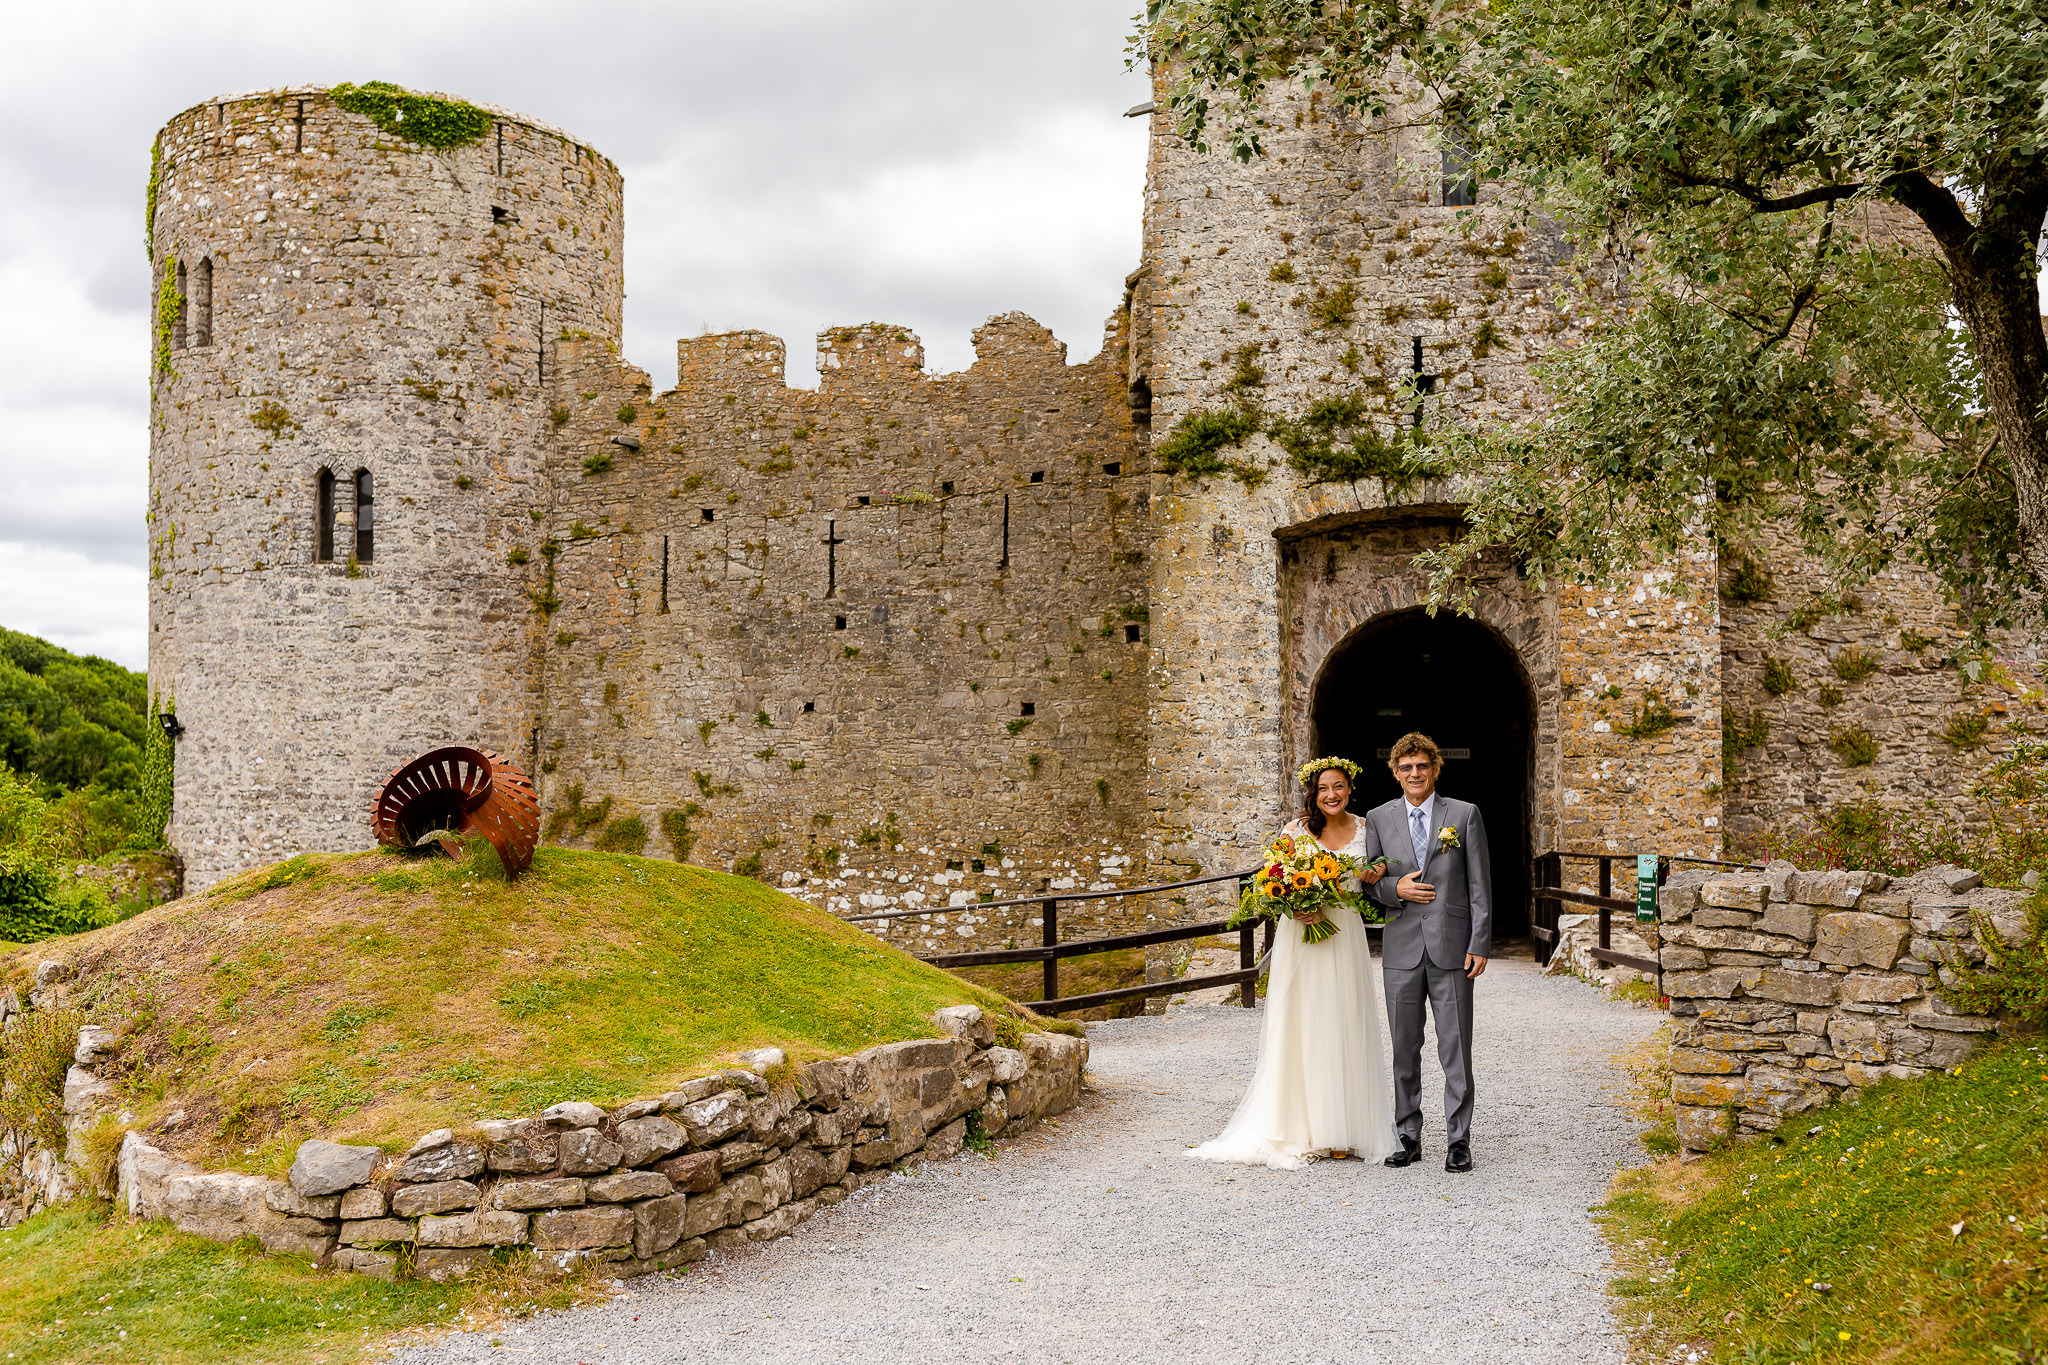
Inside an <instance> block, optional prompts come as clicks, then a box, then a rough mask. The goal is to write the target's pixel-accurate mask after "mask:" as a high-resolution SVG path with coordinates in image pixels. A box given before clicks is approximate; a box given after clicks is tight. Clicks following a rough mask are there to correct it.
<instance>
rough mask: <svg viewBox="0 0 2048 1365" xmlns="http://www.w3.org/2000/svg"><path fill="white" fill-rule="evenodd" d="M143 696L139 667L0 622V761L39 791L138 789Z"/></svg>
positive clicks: (144, 721) (125, 791)
mask: <svg viewBox="0 0 2048 1365" xmlns="http://www.w3.org/2000/svg"><path fill="white" fill-rule="evenodd" d="M148 697H149V683H148V680H147V679H145V678H144V677H143V675H142V674H140V673H133V672H130V671H129V670H128V669H125V668H123V667H121V666H120V665H119V664H117V663H113V662H111V661H110V660H107V659H101V658H96V657H92V656H83V657H82V656H80V655H76V654H72V653H70V652H68V651H66V650H63V649H59V648H58V647H57V646H55V645H53V644H51V643H49V642H48V641H47V640H40V639H37V638H36V637H35V636H33V635H24V634H22V633H20V632H19V631H12V630H5V629H0V765H5V766H7V767H11V768H14V769H16V770H18V771H20V772H24V773H27V774H29V775H31V776H33V777H34V778H36V779H37V781H38V782H39V784H40V785H41V786H42V788H43V791H44V794H45V795H56V794H59V793H62V792H65V791H92V792H95V793H100V794H123V795H131V794H134V793H137V792H138V791H139V790H140V787H141V782H142V767H143V748H144V737H145V735H146V734H147V733H148V725H149V718H148Z"/></svg>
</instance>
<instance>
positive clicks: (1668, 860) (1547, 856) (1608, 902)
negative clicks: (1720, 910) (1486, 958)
mask: <svg viewBox="0 0 2048 1365" xmlns="http://www.w3.org/2000/svg"><path fill="white" fill-rule="evenodd" d="M1655 857H1656V859H1657V884H1658V885H1659V886H1662V885H1663V884H1664V882H1665V879H1666V878H1668V877H1669V876H1670V875H1671V865H1672V864H1673V863H1703V864H1706V865H1707V866H1709V867H1741V868H1754V867H1755V866H1756V864H1755V863H1731V862H1726V861H1724V860H1722V859H1719V858H1691V857H1687V856H1685V855H1683V854H1665V853H1659V854H1656V855H1655ZM1636 858H1637V855H1636V854H1633V853H1565V852H1559V851H1555V850H1553V851H1552V852H1549V853H1542V854H1538V855H1537V857H1536V867H1535V876H1534V877H1533V878H1531V881H1532V882H1533V886H1532V887H1531V891H1530V899H1531V901H1532V904H1531V905H1530V914H1529V937H1530V938H1531V939H1533V940H1534V941H1535V947H1536V960H1537V961H1539V962H1548V961H1549V960H1550V954H1551V953H1552V952H1553V951H1555V950H1556V948H1557V919H1558V916H1559V915H1560V914H1561V913H1563V909H1564V907H1565V906H1567V905H1579V906H1584V907H1586V908H1587V909H1589V910H1596V911H1598V912H1599V914H1600V939H1599V943H1598V945H1597V946H1596V947H1595V948H1594V949H1593V950H1592V953H1593V958H1594V960H1595V961H1598V962H1605V963H1608V964H1609V965H1611V966H1621V967H1633V968H1635V969H1636V970H1637V971H1639V972H1648V973H1650V974H1651V975H1652V976H1660V972H1661V969H1660V968H1659V967H1658V965H1657V960H1656V959H1655V958H1647V957H1640V956H1638V955H1636V954H1634V953H1624V952H1621V951H1619V950H1618V949H1616V948H1615V947H1614V912H1615V911H1617V910H1620V911H1622V912H1624V913H1625V914H1628V915H1631V916H1633V915H1634V914H1635V909H1636V903H1635V900H1634V899H1633V898H1632V897H1621V896H1617V895H1615V894H1614V864H1615V863H1616V862H1626V863H1628V864H1629V865H1630V866H1633V865H1634V864H1635V861H1636ZM1566 862H1593V863H1598V864H1599V865H1600V883H1599V885H1600V890H1599V892H1598V893H1597V894H1594V893H1588V892H1584V891H1571V890H1567V889H1566V887H1565V884H1564V864H1565V863H1566ZM1660 984H1661V976H1660Z"/></svg>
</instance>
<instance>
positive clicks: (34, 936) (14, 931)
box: [0, 768, 115, 943]
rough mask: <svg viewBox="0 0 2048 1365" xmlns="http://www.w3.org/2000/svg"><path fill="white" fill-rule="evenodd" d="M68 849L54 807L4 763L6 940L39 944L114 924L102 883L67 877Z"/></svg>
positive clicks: (0, 889) (1, 872)
mask: <svg viewBox="0 0 2048 1365" xmlns="http://www.w3.org/2000/svg"><path fill="white" fill-rule="evenodd" d="M63 854H64V849H63V847H62V846H61V844H60V841H59V837H58V831H57V829H56V828H55V827H54V825H53V822H52V821H51V819H50V808H49V806H48V805H46V804H45V803H44V801H43V799H42V798H41V797H40V796H38V795H36V791H35V787H34V786H33V785H31V784H30V782H29V780H28V779H27V778H26V777H24V776H22V775H20V774H18V773H14V772H11V771H9V770H7V769H6V768H0V939H5V940H7V941H8V942H12V943H33V942H36V941H37V940H39V939H46V938H53V937H56V936H57V935H60V934H78V933H83V932H85V931H86V930H88V929H97V928H99V927H100V926H101V925H103V924H111V923H113V921H114V918H115V915H114V908H113V905H112V904H111V903H110V902H109V901H108V900H107V893H106V892H105V891H104V890H102V889H101V888H100V886H99V885H98V884H97V883H95V882H86V881H79V882H67V881H65V880H64V879H63V876H62V875H61V873H60V871H59V859H60V858H61V857H62V856H63Z"/></svg>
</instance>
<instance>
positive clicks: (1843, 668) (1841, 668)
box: [1832, 645, 1877, 682]
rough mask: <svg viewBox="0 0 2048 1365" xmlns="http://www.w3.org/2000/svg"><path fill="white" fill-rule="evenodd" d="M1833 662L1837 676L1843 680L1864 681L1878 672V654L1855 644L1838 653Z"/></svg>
mask: <svg viewBox="0 0 2048 1365" xmlns="http://www.w3.org/2000/svg"><path fill="white" fill-rule="evenodd" d="M1832 663H1833V664H1834V669H1835V676H1836V677H1838V678H1840V679H1841V680H1842V681H1843V682H1862V681H1863V680H1864V679H1865V678H1867V677H1869V676H1870V675H1871V674H1873V673H1875V672H1877V656H1876V655H1875V654H1872V653H1871V652H1870V651H1869V650H1867V649H1863V648H1861V647H1859V646H1855V645H1851V646H1850V647H1849V648H1848V649H1845V650H1842V651H1841V652H1840V653H1838V654H1836V655H1835V657H1834V659H1833V660H1832Z"/></svg>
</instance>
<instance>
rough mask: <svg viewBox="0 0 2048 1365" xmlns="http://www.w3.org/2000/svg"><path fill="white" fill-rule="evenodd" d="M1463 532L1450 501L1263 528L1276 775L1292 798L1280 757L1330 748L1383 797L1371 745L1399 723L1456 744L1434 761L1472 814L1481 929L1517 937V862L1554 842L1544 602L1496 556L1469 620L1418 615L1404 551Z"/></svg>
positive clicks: (1553, 682) (1549, 634)
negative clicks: (1485, 863)
mask: <svg viewBox="0 0 2048 1365" xmlns="http://www.w3.org/2000/svg"><path fill="white" fill-rule="evenodd" d="M1463 527H1464V522H1463V518H1462V516H1461V515H1460V513H1459V509H1458V508H1457V507H1456V506H1454V505H1439V506H1426V507H1412V508H1406V509H1401V510H1398V511H1390V512H1379V513H1367V514H1365V515H1361V516H1354V517H1352V518H1350V519H1348V520H1346V521H1344V522H1340V523H1333V522H1331V521H1327V520H1326V521H1321V522H1318V523H1314V524H1311V525H1304V526H1300V527H1293V528H1287V529H1284V530H1282V531H1281V532H1279V533H1278V538H1279V541H1280V563H1279V579H1280V582H1279V589H1280V593H1279V595H1280V600H1281V606H1282V628H1281V636H1282V648H1281V652H1282V659H1283V673H1282V679H1281V682H1282V694H1283V696H1282V707H1283V709H1282V715H1281V720H1280V727H1279V728H1280V731H1281V735H1282V740H1283V742H1282V745H1281V750H1282V757H1283V758H1284V759H1285V763H1286V767H1285V770H1284V772H1283V773H1276V774H1275V777H1276V779H1277V780H1278V781H1280V782H1282V783H1284V784H1285V787H1286V790H1287V797H1286V800H1287V803H1288V804H1289V805H1290V806H1292V805H1293V804H1294V803H1295V802H1296V801H1297V800H1298V796H1297V793H1296V790H1295V786H1294V782H1293V773H1294V768H1295V766H1296V765H1298V764H1299V763H1301V762H1302V761H1303V760H1304V759H1306V758H1308V757H1311V756H1313V755H1315V754H1319V753H1327V752H1331V751H1335V752H1339V753H1342V754H1344V755H1345V756H1346V757H1348V758H1351V759H1353V761H1355V762H1357V763H1359V764H1361V765H1363V766H1364V767H1365V768H1366V770H1367V773H1366V777H1365V780H1364V781H1363V783H1362V784H1361V790H1360V794H1359V801H1360V804H1361V807H1363V806H1364V805H1365V804H1366V803H1368V802H1370V803H1374V804H1376V803H1378V802H1379V801H1383V800H1387V799H1389V798H1391V797H1392V796H1393V795H1394V794H1395V790H1396V789H1395V787H1394V785H1393V779H1392V777H1391V776H1390V775H1389V774H1388V773H1387V771H1386V765H1385V763H1384V762H1383V761H1382V760H1381V759H1380V758H1379V757H1378V751H1379V750H1380V749H1383V748H1385V747H1386V746H1387V745H1388V744H1390V743H1391V742H1392V741H1393V740H1394V739H1395V738H1396V737H1398V736H1399V735H1400V734H1402V733H1403V732H1405V731H1407V730H1412V729H1419V730H1422V731H1424V732H1425V733H1427V734H1430V735H1431V736H1432V737H1433V738H1435V739H1436V740H1437V742H1438V743H1439V744H1440V745H1443V746H1444V747H1445V748H1446V749H1451V750H1458V749H1463V750H1467V751H1469V753H1470V754H1471V757H1469V758H1458V757H1453V758H1450V759H1449V761H1448V762H1447V764H1446V768H1445V773H1444V779H1443V787H1444V790H1445V791H1446V792H1448V793H1450V794H1452V795H1454V796H1462V797H1464V798H1466V799H1468V800H1472V801H1475V802H1477V803H1478V804H1479V805H1480V809H1481V810H1482V812H1484V814H1485V816H1486V822H1487V830H1488V833H1489V835H1490V836H1491V838H1492V842H1493V845H1494V848H1493V874H1494V882H1495V899H1496V900H1497V901H1498V902H1499V905H1498V909H1497V916H1498V917H1497V920H1496V925H1495V933H1496V935H1497V936H1498V937H1500V938H1502V939H1512V938H1516V937H1520V936H1522V935H1524V934H1526V933H1527V932H1528V885H1529V863H1530V859H1531V857H1532V856H1533V855H1534V854H1536V853H1539V852H1542V851H1543V850H1544V849H1546V848H1548V847H1549V846H1550V844H1551V842H1552V841H1554V840H1555V839H1556V838H1557V828H1558V819H1559V811H1558V808H1557V804H1556V803H1557V800H1558V796H1559V793H1560V791H1561V773H1560V765H1561V761H1562V754H1561V749H1560V745H1559V739H1558V736H1559V734H1560V716H1561V711H1562V696H1561V692H1560V679H1559V670H1558V640H1557V610H1558V608H1557V600H1556V598H1555V597H1553V596H1552V595H1550V594H1548V593H1542V592H1537V591H1533V590H1532V589H1531V588H1530V587H1529V585H1528V584H1526V583H1525V582H1524V581H1523V580H1522V579H1521V577H1520V576H1519V575H1518V574H1516V573H1515V571H1514V569H1513V568H1512V566H1510V565H1507V564H1505V563H1500V564H1486V565H1482V566H1481V567H1480V570H1479V572H1478V573H1477V574H1476V575H1475V578H1474V584H1473V586H1474V595H1473V601H1472V615H1471V616H1470V617H1461V616H1456V615H1453V614H1451V613H1448V612H1439V613H1438V614H1437V615H1435V616H1431V615H1429V613H1428V612H1427V611H1426V610H1425V609H1424V606H1423V604H1424V601H1425V600H1426V597H1427V594H1428V582H1427V579H1426V577H1425V575H1424V572H1423V571H1422V570H1420V569H1418V568H1416V566H1415V556H1416V555H1417V554H1419V553H1421V552H1422V551H1424V550H1427V549H1430V548H1432V547H1434V546H1436V545H1440V544H1442V543H1444V542H1445V541H1446V540H1448V539H1451V538H1453V537H1455V536H1456V535H1457V534H1458V533H1459V532H1461V531H1462V530H1463ZM1425 654H1427V655H1429V656H1430V658H1429V660H1428V661H1427V662H1424V661H1422V659H1421V657H1420V656H1422V655H1425ZM1404 661H1407V662H1405V663H1404ZM1382 711H1387V712H1399V713H1400V714H1398V715H1381V714H1380V712H1382ZM1354 749H1356V750H1357V752H1352V750H1354Z"/></svg>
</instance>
